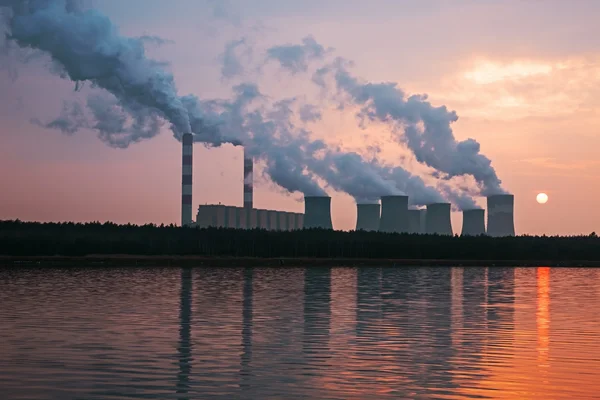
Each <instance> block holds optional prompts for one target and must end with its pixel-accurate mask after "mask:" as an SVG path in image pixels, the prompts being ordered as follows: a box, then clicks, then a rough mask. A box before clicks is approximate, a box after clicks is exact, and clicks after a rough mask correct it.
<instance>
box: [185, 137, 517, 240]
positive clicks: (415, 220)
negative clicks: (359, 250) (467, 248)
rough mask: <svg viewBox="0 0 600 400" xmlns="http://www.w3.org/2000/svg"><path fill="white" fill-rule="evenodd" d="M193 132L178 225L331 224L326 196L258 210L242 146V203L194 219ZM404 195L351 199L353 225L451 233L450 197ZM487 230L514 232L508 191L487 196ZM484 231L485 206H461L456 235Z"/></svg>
mask: <svg viewBox="0 0 600 400" xmlns="http://www.w3.org/2000/svg"><path fill="white" fill-rule="evenodd" d="M193 142H194V140H193V136H192V134H189V133H188V134H184V135H183V137H182V181H181V225H182V226H196V227H199V228H206V227H222V228H236V229H254V228H260V229H268V230H282V231H287V230H295V229H310V228H320V229H333V223H332V219H331V197H329V196H327V195H322V196H304V213H292V212H285V211H275V210H263V209H256V208H254V204H253V194H254V193H253V192H254V185H253V168H254V166H253V159H252V157H251V156H248V155H247V154H246V152H245V151H244V186H243V187H244V192H243V193H244V197H243V207H236V206H228V205H223V204H207V205H200V206H199V207H198V213H197V215H196V222H194V221H193V219H192V180H193V179H192V170H193V167H192V166H193ZM408 200H409V199H408V196H403V195H399V196H382V197H381V205H380V204H377V203H374V204H373V203H371V204H357V205H356V212H357V220H356V230H365V231H380V232H388V233H425V234H438V235H452V234H453V230H452V222H451V220H450V212H451V205H450V203H433V204H429V205H427V208H426V209H419V210H417V209H409V208H408ZM487 211H488V212H487V234H488V235H490V236H495V237H498V236H514V235H515V227H514V196H513V195H509V194H506V195H493V196H488V197H487ZM484 234H486V227H485V210H483V209H473V210H464V211H463V227H462V232H461V235H463V236H476V235H484Z"/></svg>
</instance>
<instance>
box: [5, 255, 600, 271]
mask: <svg viewBox="0 0 600 400" xmlns="http://www.w3.org/2000/svg"><path fill="white" fill-rule="evenodd" d="M134 266H137V267H232V268H239V267H362V266H364V267H368V266H373V267H540V266H544V267H600V261H588V260H571V261H551V260H443V259H383V258H382V259H377V258H311V257H306V258H305V257H298V258H287V257H273V258H254V257H206V256H143V255H119V254H111V255H89V256H74V257H69V256H0V267H134Z"/></svg>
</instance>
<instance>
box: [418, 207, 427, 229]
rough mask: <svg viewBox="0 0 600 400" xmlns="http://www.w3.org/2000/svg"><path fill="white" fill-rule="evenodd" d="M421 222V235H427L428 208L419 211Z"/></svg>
mask: <svg viewBox="0 0 600 400" xmlns="http://www.w3.org/2000/svg"><path fill="white" fill-rule="evenodd" d="M419 222H420V229H419V233H427V209H426V208H422V209H420V210H419Z"/></svg>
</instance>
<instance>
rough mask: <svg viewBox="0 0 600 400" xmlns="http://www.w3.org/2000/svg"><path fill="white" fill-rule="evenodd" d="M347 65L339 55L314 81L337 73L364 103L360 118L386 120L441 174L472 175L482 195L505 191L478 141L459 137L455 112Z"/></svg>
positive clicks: (340, 85)
mask: <svg viewBox="0 0 600 400" xmlns="http://www.w3.org/2000/svg"><path fill="white" fill-rule="evenodd" d="M346 64H347V63H345V62H344V60H342V59H338V60H336V62H334V63H332V64H331V65H329V66H326V67H323V68H321V69H319V70H318V71H317V72H316V73H315V76H314V77H313V81H314V82H316V83H317V84H319V85H321V86H323V85H325V82H326V80H325V77H326V76H327V75H333V77H334V81H335V85H336V87H337V89H338V91H340V92H342V93H345V94H346V95H347V97H348V98H349V99H350V101H351V102H353V103H354V104H356V105H358V106H359V107H361V108H360V110H359V112H358V113H357V116H358V117H359V118H360V119H361V120H362V121H365V120H367V121H379V122H384V123H388V124H389V125H390V126H392V128H393V130H394V133H395V138H396V139H397V140H398V141H399V142H402V143H405V144H406V145H407V147H408V148H409V149H410V150H411V151H412V152H413V153H414V155H415V157H416V159H417V160H418V161H419V162H421V163H424V164H426V165H428V166H430V167H432V168H434V169H436V170H437V171H438V172H440V173H438V174H437V177H438V178H442V179H450V178H452V177H455V176H462V175H471V176H473V177H474V178H475V180H476V182H477V183H478V185H479V186H480V189H481V194H482V195H484V196H486V195H490V194H500V193H505V191H504V190H503V189H502V187H501V183H502V182H501V180H500V179H499V178H498V176H497V174H496V171H495V170H494V168H493V167H492V165H491V161H490V159H489V158H487V157H486V156H485V155H483V154H481V152H480V145H479V143H478V142H477V141H476V140H474V139H467V140H463V141H460V142H458V141H457V140H456V139H455V137H454V133H453V131H452V127H451V124H452V123H453V122H455V121H456V120H457V119H458V116H457V115H456V113H455V112H454V111H449V110H448V109H447V108H446V107H445V106H441V107H434V106H432V105H431V103H430V102H429V101H427V95H412V96H407V95H406V94H405V93H404V92H403V91H402V90H401V89H400V88H398V87H397V84H396V83H365V82H361V81H360V80H359V79H358V78H356V77H354V76H352V75H351V74H350V73H349V72H348V70H347V68H346Z"/></svg>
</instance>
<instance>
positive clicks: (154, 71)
mask: <svg viewBox="0 0 600 400" xmlns="http://www.w3.org/2000/svg"><path fill="white" fill-rule="evenodd" d="M0 7H4V10H5V11H6V10H8V12H7V18H6V27H5V30H6V32H7V38H8V40H9V41H10V42H12V43H15V44H17V45H18V46H20V47H21V48H24V49H33V50H35V51H37V52H41V53H44V54H46V55H48V56H50V58H51V59H52V61H53V64H54V65H53V68H54V70H55V71H58V73H59V75H60V77H61V78H64V79H69V80H71V81H72V82H74V83H75V84H76V89H80V88H81V87H82V85H83V83H86V82H88V83H90V84H91V85H90V86H91V88H92V89H94V93H92V94H91V95H89V96H88V97H87V101H86V102H85V106H84V105H82V104H80V103H76V102H75V103H69V104H66V105H65V106H64V108H63V111H62V113H61V115H60V116H59V117H58V118H56V119H55V120H53V121H50V122H46V123H42V122H41V121H39V120H34V121H33V122H34V123H36V124H38V125H42V126H45V127H48V128H53V129H60V130H62V131H63V132H65V133H68V134H73V133H75V132H77V131H78V130H80V129H92V130H95V131H96V132H97V133H98V136H99V137H100V139H102V140H103V141H104V142H106V143H107V144H109V145H110V146H113V147H117V148H126V147H127V146H129V145H130V144H131V143H135V142H138V141H140V140H144V139H148V138H151V137H154V136H156V135H157V134H158V133H159V132H160V128H161V126H162V125H163V124H164V123H167V124H168V125H169V126H170V129H171V130H172V131H173V133H174V136H175V137H176V138H177V139H179V140H180V139H181V137H182V135H183V134H184V133H187V132H192V133H193V134H194V140H195V141H196V142H202V143H204V144H205V145H207V146H219V145H221V144H224V143H231V144H233V145H244V146H245V148H246V150H247V151H248V153H249V154H250V155H252V156H254V157H255V158H258V159H260V160H263V161H264V163H265V165H266V170H265V173H266V174H267V175H268V176H269V177H270V178H271V180H273V182H275V183H276V184H278V185H280V186H281V187H283V188H285V189H286V190H288V191H290V192H295V191H299V192H302V193H304V194H305V195H323V194H325V192H324V190H323V188H322V187H321V186H320V185H319V183H318V179H322V180H323V181H325V182H326V184H327V186H328V187H331V188H333V189H335V190H339V191H343V192H345V193H348V194H350V195H351V196H353V197H354V198H355V199H356V200H357V201H359V202H369V201H375V200H377V199H378V198H379V197H380V196H382V195H394V194H405V193H406V194H408V195H409V196H410V197H411V202H412V203H413V204H428V203H431V202H433V201H440V200H441V197H442V196H441V195H440V193H439V192H438V191H437V190H436V189H435V188H433V187H430V186H427V185H426V184H425V183H424V182H423V180H422V179H421V178H419V177H417V176H413V175H412V174H410V173H409V172H408V171H406V170H404V169H403V168H401V167H398V166H395V167H390V166H385V165H383V164H381V163H379V162H378V161H377V160H374V161H366V160H365V159H364V158H363V157H362V156H361V155H359V154H357V153H353V152H345V151H343V150H341V149H340V148H331V147H329V146H327V145H326V143H325V142H324V141H321V140H313V139H311V132H309V131H307V130H306V129H304V128H302V127H301V126H300V125H298V124H296V123H295V120H299V121H300V122H301V123H307V122H315V121H318V120H320V118H321V112H320V110H319V109H318V108H316V107H314V106H311V105H299V106H298V104H297V101H296V99H285V100H281V101H278V102H276V103H275V104H273V105H271V106H269V107H267V106H266V105H264V103H265V96H263V95H262V94H261V93H260V91H259V90H258V87H257V86H256V85H255V84H242V85H238V86H235V87H234V88H233V89H234V98H233V99H232V100H201V99H200V98H198V97H197V96H195V95H186V96H181V95H179V94H178V90H177V87H176V85H175V81H174V78H173V75H172V74H171V73H170V72H168V71H167V70H166V67H165V65H164V63H159V62H157V61H155V60H151V59H149V58H148V57H147V56H146V53H145V48H144V42H148V41H152V42H153V43H158V42H159V41H158V40H157V39H156V38H154V37H150V36H145V37H141V38H127V37H124V36H122V35H120V33H119V31H118V29H117V27H116V26H115V25H114V24H113V23H112V22H111V21H110V19H109V18H108V17H106V16H104V15H103V14H101V13H99V12H98V11H96V10H93V9H84V8H83V7H79V5H78V2H77V1H75V0H28V1H27V0H0ZM244 44H245V42H244V41H243V40H242V41H237V42H235V41H234V42H230V43H229V45H228V47H227V48H226V50H225V53H224V54H223V57H222V61H223V66H224V69H223V70H222V73H223V75H224V76H225V77H227V76H234V75H238V74H240V73H242V72H243V66H242V65H241V64H239V60H238V55H237V53H236V49H239V47H240V46H242V45H244ZM331 50H332V49H325V48H324V47H323V46H322V45H320V44H319V43H318V42H317V41H316V40H315V39H314V38H312V37H310V36H308V37H305V38H304V39H303V40H302V44H300V45H283V46H275V47H272V48H270V49H269V50H268V51H267V54H266V61H272V60H274V61H276V62H278V63H279V64H280V65H281V67H282V68H284V69H286V70H288V71H289V72H291V73H292V74H297V73H299V72H304V71H307V70H308V67H309V63H310V62H312V61H315V60H317V61H320V60H323V59H324V58H325V57H326V55H327V54H328V53H329V52H330V51H331ZM330 76H333V78H334V81H335V84H336V87H337V89H338V90H340V91H342V92H344V93H345V94H346V95H347V97H348V98H349V99H350V100H351V101H352V103H354V104H357V105H359V106H360V107H361V112H360V116H361V117H363V118H364V119H367V120H378V121H383V122H387V123H390V124H392V126H393V127H394V128H395V130H396V131H397V132H398V133H402V135H398V138H402V140H403V141H405V142H406V143H407V145H408V147H409V148H411V150H412V151H413V152H414V153H415V155H416V157H417V159H418V160H419V161H420V162H423V163H425V164H427V165H430V166H432V167H434V168H435V169H437V170H438V171H441V172H443V173H444V174H445V176H444V177H446V176H447V177H452V176H456V175H462V174H472V175H473V176H474V177H475V179H476V180H477V181H478V182H479V183H480V184H481V185H482V186H483V187H484V190H485V191H486V192H490V193H491V192H496V191H499V190H501V189H500V180H499V179H498V178H497V176H496V174H495V172H494V170H493V168H492V167H491V165H490V161H489V159H487V158H486V157H485V156H483V155H481V154H480V153H479V144H478V143H477V142H476V141H474V140H471V139H470V140H467V141H463V142H458V143H457V142H456V140H455V139H454V136H453V133H452V130H451V128H450V124H451V123H452V122H453V121H455V120H456V114H455V113H453V112H449V111H447V110H446V108H445V107H438V108H435V107H433V106H431V104H430V103H428V102H427V101H426V97H425V96H411V97H408V98H406V97H405V95H404V93H403V92H402V91H400V90H399V89H398V88H396V86H395V84H369V83H362V82H360V81H359V80H358V79H357V78H355V77H353V76H351V75H350V73H349V72H348V71H347V69H346V68H345V65H344V64H343V63H341V62H337V63H335V64H332V65H329V66H326V67H324V68H322V69H320V70H319V71H318V73H317V74H316V75H315V79H314V80H315V82H318V83H320V84H322V85H323V86H324V85H325V84H326V79H327V78H328V77H330ZM97 90H100V92H101V94H97V93H95V91H97ZM297 108H299V109H298V110H296V109H297ZM448 190H450V191H446V190H444V193H445V194H447V195H448V197H451V196H455V199H457V200H455V201H457V202H458V201H461V202H462V201H463V200H461V199H460V197H457V196H456V195H455V193H454V192H452V191H451V189H448Z"/></svg>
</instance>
